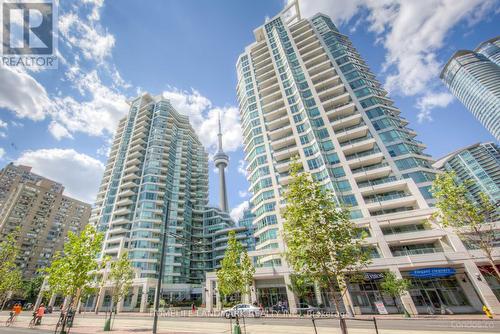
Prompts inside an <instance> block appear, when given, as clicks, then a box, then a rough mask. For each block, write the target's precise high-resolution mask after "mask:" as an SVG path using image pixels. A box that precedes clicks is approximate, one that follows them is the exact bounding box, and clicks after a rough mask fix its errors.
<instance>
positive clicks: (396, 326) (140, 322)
mask: <svg viewBox="0 0 500 334" xmlns="http://www.w3.org/2000/svg"><path fill="white" fill-rule="evenodd" d="M7 315H8V313H6V312H2V313H0V323H1V324H2V325H3V323H4V321H5V319H6V318H7ZM359 318H364V319H366V320H368V318H369V317H368V316H364V317H359ZM377 318H378V320H377V323H378V326H379V334H401V333H404V334H425V333H430V334H437V333H438V332H439V334H452V333H453V334H455V333H461V334H470V333H500V321H497V320H493V321H491V320H484V319H485V317H484V316H480V315H473V316H467V317H465V316H463V315H462V316H459V315H453V316H439V317H434V319H428V317H427V318H422V319H420V320H418V319H411V320H408V319H404V318H402V317H395V316H380V317H377ZM30 319H31V315H30V314H29V313H27V312H26V313H24V314H22V315H21V316H20V317H19V319H17V322H16V323H15V326H14V329H13V330H12V329H11V328H5V327H0V333H2V334H3V333H9V334H15V333H24V329H26V328H27V327H28V323H29V320H30ZM57 319H58V314H50V315H47V316H46V317H44V319H43V324H42V326H40V327H37V330H32V333H36V332H37V331H38V332H40V333H46V332H45V330H46V331H50V330H51V331H52V332H53V330H54V328H55V324H56V322H57ZM152 320H153V319H152V317H150V316H148V315H144V314H137V313H135V314H134V313H123V314H120V315H118V316H117V317H116V319H115V320H114V323H113V332H112V333H114V334H125V333H127V334H130V333H137V334H146V333H148V334H149V333H151V328H152ZM104 321H105V319H104V315H103V314H102V315H98V316H96V315H94V314H79V315H77V317H76V319H75V327H74V328H72V329H71V333H74V334H87V333H95V334H97V333H105V332H104V331H103V327H104ZM316 324H317V334H340V330H339V328H338V320H336V319H318V320H317V321H316ZM241 327H242V333H245V329H246V334H309V333H310V334H315V332H314V328H313V326H312V321H311V319H308V318H302V319H299V318H283V317H281V318H271V317H267V318H266V317H264V318H260V319H246V321H245V324H243V322H242V323H241ZM16 328H19V331H17V330H16ZM348 328H349V334H375V329H374V325H373V322H372V321H352V320H351V321H348ZM158 333H159V334H230V333H231V329H230V322H229V320H226V319H221V318H208V317H206V318H202V317H184V318H180V317H176V318H166V317H162V318H160V321H159V326H158Z"/></svg>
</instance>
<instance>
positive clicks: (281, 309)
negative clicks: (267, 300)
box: [271, 304, 288, 313]
mask: <svg viewBox="0 0 500 334" xmlns="http://www.w3.org/2000/svg"><path fill="white" fill-rule="evenodd" d="M271 310H272V312H273V313H288V307H286V306H285V305H283V304H276V305H273V306H272V307H271Z"/></svg>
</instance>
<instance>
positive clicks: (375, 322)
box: [373, 317, 378, 334]
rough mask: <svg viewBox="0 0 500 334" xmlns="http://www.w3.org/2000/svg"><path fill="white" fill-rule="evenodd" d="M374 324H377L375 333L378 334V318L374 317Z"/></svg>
mask: <svg viewBox="0 0 500 334" xmlns="http://www.w3.org/2000/svg"><path fill="white" fill-rule="evenodd" d="M373 324H374V325H375V333H376V334H378V326H377V318H375V317H373Z"/></svg>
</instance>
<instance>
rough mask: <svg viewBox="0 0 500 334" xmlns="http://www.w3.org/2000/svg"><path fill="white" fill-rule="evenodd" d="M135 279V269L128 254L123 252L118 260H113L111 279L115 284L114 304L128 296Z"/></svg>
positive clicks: (113, 284)
mask: <svg viewBox="0 0 500 334" xmlns="http://www.w3.org/2000/svg"><path fill="white" fill-rule="evenodd" d="M133 279H134V269H133V268H132V264H131V263H130V260H129V259H128V254H127V253H123V254H122V255H121V256H120V257H119V258H118V259H117V260H116V261H114V262H111V271H110V273H109V280H110V281H111V284H112V286H113V304H115V305H116V304H118V302H119V301H120V300H121V299H122V298H124V297H125V296H127V294H128V293H129V290H130V288H131V287H132V280H133Z"/></svg>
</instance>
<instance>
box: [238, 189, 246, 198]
mask: <svg viewBox="0 0 500 334" xmlns="http://www.w3.org/2000/svg"><path fill="white" fill-rule="evenodd" d="M238 196H240V197H241V198H245V197H247V196H248V191H243V190H238Z"/></svg>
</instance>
